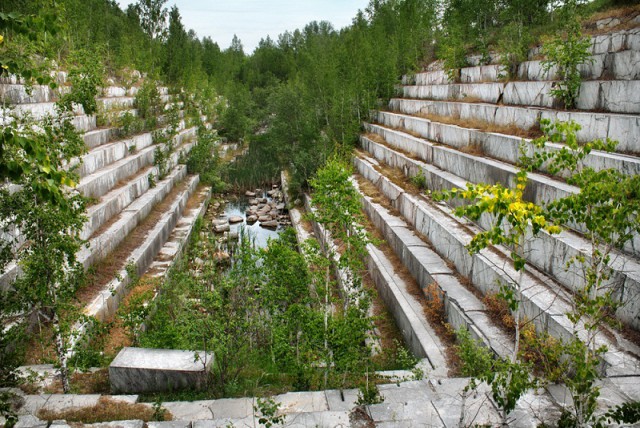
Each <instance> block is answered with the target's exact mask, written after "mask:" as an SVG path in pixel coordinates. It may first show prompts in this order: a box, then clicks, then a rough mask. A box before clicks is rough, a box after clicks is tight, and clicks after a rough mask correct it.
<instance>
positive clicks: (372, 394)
mask: <svg viewBox="0 0 640 428" xmlns="http://www.w3.org/2000/svg"><path fill="white" fill-rule="evenodd" d="M383 401H384V397H382V395H381V394H380V390H379V389H378V386H377V385H376V384H375V383H374V382H369V373H367V378H366V382H365V383H364V384H363V385H361V386H360V388H358V398H357V399H356V405H357V406H368V405H371V404H380V403H382V402H383Z"/></svg>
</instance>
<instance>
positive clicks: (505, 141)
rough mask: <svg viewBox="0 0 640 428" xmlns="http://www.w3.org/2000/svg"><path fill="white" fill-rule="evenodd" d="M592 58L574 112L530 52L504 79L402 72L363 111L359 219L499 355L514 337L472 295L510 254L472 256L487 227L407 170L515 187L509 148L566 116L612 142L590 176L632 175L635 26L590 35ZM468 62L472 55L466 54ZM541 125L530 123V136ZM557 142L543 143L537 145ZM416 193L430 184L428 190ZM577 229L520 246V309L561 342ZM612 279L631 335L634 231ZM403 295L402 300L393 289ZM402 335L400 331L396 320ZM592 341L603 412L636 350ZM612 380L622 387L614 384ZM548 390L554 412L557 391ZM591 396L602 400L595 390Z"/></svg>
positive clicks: (548, 186) (636, 109)
mask: <svg viewBox="0 0 640 428" xmlns="http://www.w3.org/2000/svg"><path fill="white" fill-rule="evenodd" d="M592 41H593V44H592V58H593V62H592V63H587V64H584V65H582V66H581V74H582V77H583V79H584V81H583V83H582V86H581V91H580V96H579V98H578V103H577V108H578V110H575V111H563V110H561V109H560V107H561V105H560V102H559V101H558V100H556V99H554V98H553V97H552V96H551V95H550V94H549V91H550V89H551V88H552V87H553V85H554V84H555V82H556V80H554V79H557V75H556V73H555V71H554V70H553V69H552V70H550V71H549V72H544V70H543V68H542V65H541V61H540V60H534V59H533V58H535V57H537V56H539V49H533V50H532V51H531V53H530V58H531V60H529V61H526V62H523V63H521V64H520V65H519V67H518V72H517V77H516V78H515V80H510V81H507V80H506V77H505V76H506V74H507V73H506V70H505V69H504V67H503V66H501V65H495V64H492V65H475V66H472V67H467V68H463V69H460V70H457V73H454V74H457V76H458V79H456V81H452V80H451V79H450V78H449V75H450V74H451V73H447V72H446V71H445V70H443V69H442V68H441V63H439V62H436V63H433V64H431V65H430V66H429V67H427V69H426V71H424V72H421V73H417V74H415V75H413V76H405V77H404V78H403V86H402V88H401V89H400V92H401V96H400V97H397V98H394V99H392V100H391V101H390V103H389V108H388V110H386V111H378V112H375V113H374V114H373V115H372V121H371V122H370V123H366V124H365V125H364V127H365V132H364V133H363V135H361V138H360V148H359V149H358V150H356V154H355V156H354V160H353V163H354V166H355V170H356V174H355V175H354V177H353V182H354V183H355V185H356V186H357V187H358V189H359V190H360V193H361V195H362V205H363V209H364V211H365V212H366V214H367V216H368V218H369V219H370V221H371V222H372V223H373V225H374V226H375V228H376V229H377V230H378V232H379V233H380V234H381V235H382V237H383V238H384V239H385V241H386V242H387V243H388V245H389V246H390V247H391V248H392V249H393V252H394V253H395V256H396V257H397V258H398V259H399V260H400V261H401V262H402V264H403V265H404V268H406V269H407V270H408V271H409V272H410V274H411V276H412V277H413V279H414V280H415V281H417V283H418V284H419V285H420V287H421V288H422V289H423V290H424V294H427V287H429V286H431V287H433V286H436V287H437V289H438V291H439V293H440V295H441V296H442V299H443V304H444V307H445V312H446V317H447V322H448V323H449V324H451V325H452V327H453V328H454V329H459V328H467V329H468V330H469V331H470V332H471V334H472V336H473V337H475V338H476V339H479V340H481V341H482V342H483V343H484V344H485V345H487V346H488V347H490V348H491V349H492V350H493V351H494V352H495V354H497V355H501V356H507V355H510V354H511V352H512V350H513V347H514V343H513V339H512V338H511V337H510V335H509V334H507V333H506V332H505V331H504V330H503V328H502V327H500V326H498V325H496V322H495V321H494V320H493V319H492V316H491V314H490V311H489V308H488V307H487V305H486V304H485V302H484V300H483V298H484V297H485V296H487V295H491V294H495V293H497V292H498V291H499V288H500V286H501V285H502V284H512V285H513V284H514V283H515V281H516V279H517V278H518V274H517V272H516V271H515V269H514V268H513V266H512V263H511V262H510V250H509V249H508V248H505V247H500V246H496V247H493V248H491V249H487V250H483V251H481V252H480V253H478V254H475V255H470V254H469V252H468V251H467V249H466V248H465V246H466V245H467V244H468V243H469V242H470V241H471V239H472V238H473V236H474V235H475V234H476V233H478V232H480V231H483V230H486V228H487V227H488V226H489V219H488V218H486V217H481V219H480V220H478V221H477V222H472V221H470V220H469V219H465V218H459V217H456V216H455V215H454V212H453V211H454V209H455V207H456V206H457V205H458V204H459V203H460V202H459V201H455V200H452V201H447V202H446V203H444V202H435V201H434V200H432V199H431V198H430V197H428V196H427V195H426V194H425V193H424V192H421V191H417V189H416V186H415V185H414V184H413V183H412V181H411V178H413V177H416V176H419V175H423V176H424V181H425V182H426V188H427V189H428V190H429V191H432V192H437V191H442V190H450V189H452V188H454V187H456V188H465V187H466V184H467V183H487V184H494V183H502V184H504V185H507V186H508V187H511V188H515V179H516V174H517V172H518V171H519V168H518V166H517V165H518V159H519V156H520V146H521V144H522V143H523V141H524V143H525V147H526V146H527V144H529V147H532V146H531V145H530V143H529V141H530V138H527V136H531V135H535V134H534V133H535V132H536V131H537V130H538V126H539V124H540V121H541V120H542V119H549V120H551V121H552V122H553V121H569V120H573V121H575V122H577V123H578V124H580V125H581V126H582V129H581V130H580V131H579V132H578V139H579V140H580V141H582V142H587V141H591V140H593V139H597V138H599V139H604V138H607V137H608V138H611V139H615V140H618V141H619V144H618V146H617V148H616V152H613V153H605V152H597V151H594V152H591V153H590V154H589V156H588V157H587V159H586V164H587V165H588V166H591V167H593V168H594V169H596V170H601V169H605V168H615V169H618V170H620V171H622V172H624V173H625V174H633V175H637V174H639V173H640V157H638V155H640V101H639V98H638V94H640V80H639V79H640V28H635V29H631V30H625V31H620V32H613V33H609V34H605V35H600V36H596V37H594V38H593V39H592ZM473 60H474V58H471V62H473ZM537 132H539V131H537ZM560 148H562V145H561V144H556V143H547V146H546V149H547V150H559V149H560ZM578 191H579V189H578V188H576V187H574V186H571V185H568V184H567V183H566V181H565V180H564V179H563V177H562V176H552V175H549V174H542V173H532V174H530V175H529V182H528V185H527V188H526V189H525V199H527V200H529V201H531V202H535V203H536V204H545V203H546V202H549V201H553V200H556V199H558V198H562V197H564V196H567V195H570V194H573V193H576V192H578ZM427 193H428V192H427ZM584 232H585V230H584V229H583V228H582V227H581V226H580V225H571V227H570V229H568V230H566V231H563V232H562V233H560V234H558V235H551V234H548V233H545V232H543V233H542V234H541V235H539V236H538V237H536V238H532V237H530V239H527V241H526V242H527V243H526V245H525V254H526V259H527V262H528V266H527V270H526V273H525V274H524V275H523V277H522V282H521V284H522V290H523V296H522V297H523V301H522V307H523V311H524V316H525V317H526V318H527V319H528V320H532V321H533V322H534V324H535V326H536V329H537V331H538V332H548V333H549V334H550V335H551V336H552V337H554V338H557V339H560V340H569V339H570V338H571V337H572V336H573V332H574V326H573V324H572V323H571V322H570V320H569V318H568V316H567V314H568V313H569V311H570V310H571V308H572V303H573V300H572V299H573V292H574V291H576V290H577V289H578V288H580V287H581V286H582V285H583V284H584V276H583V274H582V271H581V270H580V266H578V265H571V266H569V267H567V266H568V262H569V261H570V260H572V259H573V258H574V257H575V256H579V255H581V256H585V257H586V259H587V260H589V255H590V254H591V251H590V248H591V245H590V241H589V240H588V239H586V238H585V236H584V235H583V233H584ZM611 266H612V268H613V275H612V278H611V280H610V281H611V284H615V286H617V287H618V290H619V291H618V292H617V293H616V294H615V296H616V298H618V299H622V301H623V303H624V304H623V305H622V307H621V308H620V309H619V310H618V311H617V312H616V317H617V318H618V320H620V321H621V322H622V323H623V324H624V325H625V326H626V327H627V328H629V329H632V330H635V331H636V332H637V331H638V330H639V329H640V236H634V237H633V239H632V240H631V241H630V242H629V243H628V245H626V246H625V247H624V248H622V249H619V250H617V251H616V252H615V254H614V257H612V263H611ZM405 294H408V293H407V292H405ZM401 329H403V330H404V328H403V327H402V326H401ZM597 343H598V344H600V345H606V346H607V348H608V351H607V352H606V353H605V354H604V356H603V357H602V359H603V364H602V370H603V375H604V376H605V377H604V380H603V384H606V385H613V384H615V386H612V387H611V388H610V389H609V390H608V391H607V394H612V395H608V396H607V397H606V398H603V397H602V396H601V398H600V401H599V404H600V408H601V409H606V408H607V406H611V405H613V404H620V403H621V402H622V401H633V400H639V399H640V394H639V392H640V391H638V390H637V388H632V387H630V386H629V384H628V383H627V382H629V381H630V382H632V383H633V382H634V381H635V382H638V381H640V347H639V346H638V344H637V343H634V342H633V341H632V340H630V339H628V338H627V336H625V335H624V334H622V333H621V332H619V331H617V330H614V329H612V328H609V327H605V326H603V327H602V329H601V332H599V333H598V336H597ZM622 379H624V380H625V381H624V383H620V381H621V380H622ZM561 389H562V390H564V388H563V387H559V386H553V387H550V388H548V390H547V392H548V394H547V397H549V398H550V400H551V401H552V402H553V403H554V405H553V406H552V407H553V408H555V409H559V408H561V407H562V406H563V405H564V404H565V403H567V401H566V400H565V399H563V398H562V397H560V395H563V396H564V397H566V396H567V393H566V390H564V391H565V392H564V393H563V394H558V391H560V390H561ZM607 394H603V395H607Z"/></svg>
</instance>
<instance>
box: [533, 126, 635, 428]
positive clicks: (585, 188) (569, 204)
mask: <svg viewBox="0 0 640 428" xmlns="http://www.w3.org/2000/svg"><path fill="white" fill-rule="evenodd" d="M542 129H543V131H544V133H545V136H544V137H541V138H539V139H537V140H534V141H533V142H532V143H533V147H534V153H533V154H532V155H531V156H529V157H524V158H523V159H524V160H525V162H526V164H527V165H528V168H530V169H538V168H545V169H546V170H548V171H550V172H552V173H558V172H563V173H565V174H566V175H567V183H569V184H572V185H574V186H577V187H578V188H579V189H580V191H579V192H576V193H572V194H570V195H568V196H566V197H564V198H561V199H557V200H555V201H553V202H551V203H549V204H548V206H547V216H548V217H549V218H551V219H553V220H554V221H555V222H557V223H564V224H577V225H583V226H584V227H585V228H586V233H585V236H586V237H587V238H588V239H589V241H590V244H591V252H590V254H586V255H578V256H576V257H574V258H573V259H572V260H571V261H570V262H569V263H568V265H569V266H570V265H576V266H578V267H580V268H582V281H581V283H579V284H576V287H575V288H576V291H575V297H574V302H573V308H572V310H571V312H570V313H568V314H567V316H568V317H569V319H570V320H571V322H573V323H574V325H575V327H574V329H575V333H574V336H575V337H574V338H573V340H571V341H570V342H569V343H567V344H566V348H565V349H566V351H565V352H566V354H567V356H568V374H567V376H566V377H565V379H564V380H565V383H566V385H567V387H568V388H569V390H570V391H571V394H572V397H573V401H574V409H573V410H574V413H573V415H571V417H569V416H567V417H566V418H565V419H566V423H567V424H570V423H575V424H576V426H584V425H585V424H590V423H593V422H597V421H595V417H594V410H595V405H596V399H597V398H598V396H599V388H598V387H597V386H596V381H597V380H598V378H599V376H600V372H599V365H600V359H601V356H602V354H603V353H605V352H606V348H604V347H601V346H598V345H597V344H596V335H597V333H598V330H599V328H600V325H601V324H602V323H603V322H605V321H606V320H607V319H608V318H609V317H610V316H611V314H612V313H614V312H615V310H616V309H617V308H618V307H620V306H621V305H623V304H624V303H625V302H624V301H620V300H619V298H616V295H617V292H618V289H617V287H616V284H615V283H614V284H612V283H611V281H610V280H611V278H612V273H613V271H612V268H611V262H612V259H613V257H615V250H616V249H617V248H622V247H624V245H625V244H626V243H627V242H628V241H629V240H630V239H632V237H633V236H634V235H636V234H637V233H639V232H640V220H639V218H638V215H639V214H640V194H639V193H638V189H639V188H640V187H639V186H640V177H639V176H629V175H626V174H623V173H621V172H620V171H618V170H617V169H602V170H600V171H596V170H594V169H593V168H591V167H587V166H586V165H585V160H586V158H587V156H588V155H589V153H590V152H591V151H592V150H604V151H612V150H613V149H614V148H615V146H616V142H615V141H611V140H608V139H607V140H606V141H602V140H594V141H591V142H586V143H578V139H577V132H578V131H579V130H580V126H579V125H577V124H576V123H574V122H569V123H563V122H557V123H554V124H551V123H550V122H548V121H544V122H543V123H542ZM546 141H552V142H555V143H562V144H564V147H563V148H562V149H560V150H553V151H550V150H549V151H544V148H545V142H546ZM583 329H584V334H583V337H579V336H578V334H579V332H580V331H581V330H583ZM571 421H573V422H571Z"/></svg>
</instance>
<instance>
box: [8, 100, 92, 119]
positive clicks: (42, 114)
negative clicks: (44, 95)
mask: <svg viewBox="0 0 640 428" xmlns="http://www.w3.org/2000/svg"><path fill="white" fill-rule="evenodd" d="M56 111H57V107H56V103H54V102H39V103H26V104H16V105H14V106H11V109H10V112H11V113H13V114H16V115H18V116H25V115H29V116H30V117H31V118H32V119H34V120H36V121H38V120H42V119H44V118H46V117H47V116H55V114H56ZM73 113H74V114H75V115H76V116H82V115H84V109H83V108H82V106H81V105H74V108H73Z"/></svg>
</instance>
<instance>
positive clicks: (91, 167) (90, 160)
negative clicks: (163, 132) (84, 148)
mask: <svg viewBox="0 0 640 428" xmlns="http://www.w3.org/2000/svg"><path fill="white" fill-rule="evenodd" d="M152 144H153V136H152V134H151V132H146V133H144V134H139V135H134V136H132V137H130V138H127V139H124V140H120V141H115V142H113V143H107V144H105V145H102V146H99V147H96V148H94V149H92V150H90V151H89V153H87V154H85V155H83V156H82V162H81V163H80V164H79V168H78V170H77V171H78V174H79V175H80V177H81V178H83V177H86V176H87V175H90V174H93V173H94V172H96V171H99V170H101V169H103V168H105V167H107V166H108V165H111V164H112V163H114V162H117V161H119V160H120V159H124V158H125V157H127V156H129V155H131V154H134V153H135V152H137V151H139V150H144V149H145V148H147V147H149V146H151V145H152Z"/></svg>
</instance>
